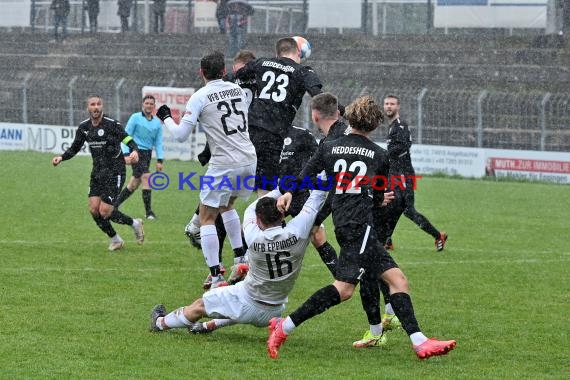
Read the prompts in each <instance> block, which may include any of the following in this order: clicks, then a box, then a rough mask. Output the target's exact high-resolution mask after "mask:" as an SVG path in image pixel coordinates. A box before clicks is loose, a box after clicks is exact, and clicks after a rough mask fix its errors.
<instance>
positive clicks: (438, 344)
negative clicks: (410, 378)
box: [413, 338, 457, 359]
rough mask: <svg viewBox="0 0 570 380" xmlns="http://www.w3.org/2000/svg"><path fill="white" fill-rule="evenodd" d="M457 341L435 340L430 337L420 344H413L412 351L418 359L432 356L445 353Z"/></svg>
mask: <svg viewBox="0 0 570 380" xmlns="http://www.w3.org/2000/svg"><path fill="white" fill-rule="evenodd" d="M456 344H457V343H456V342H455V341H454V340H437V339H435V338H430V339H428V340H426V341H425V342H423V343H422V344H418V345H414V346H413V347H414V351H416V355H417V356H418V358H420V359H427V358H430V357H432V356H439V355H445V354H447V353H448V352H449V351H451V350H453V349H454V348H455V345H456Z"/></svg>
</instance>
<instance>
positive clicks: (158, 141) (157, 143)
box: [154, 128, 164, 172]
mask: <svg viewBox="0 0 570 380" xmlns="http://www.w3.org/2000/svg"><path fill="white" fill-rule="evenodd" d="M154 147H155V149H156V171H157V172H161V171H162V164H163V162H164V149H163V148H162V128H158V130H157V131H156V136H155V139H154Z"/></svg>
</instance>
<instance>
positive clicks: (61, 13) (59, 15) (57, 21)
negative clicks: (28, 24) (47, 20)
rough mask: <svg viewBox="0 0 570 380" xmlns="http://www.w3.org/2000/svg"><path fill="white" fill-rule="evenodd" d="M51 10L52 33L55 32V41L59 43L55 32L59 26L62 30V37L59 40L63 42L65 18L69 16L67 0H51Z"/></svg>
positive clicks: (65, 32)
mask: <svg viewBox="0 0 570 380" xmlns="http://www.w3.org/2000/svg"><path fill="white" fill-rule="evenodd" d="M50 8H51V9H53V12H54V32H55V40H56V41H59V35H58V33H57V30H58V29H59V27H60V26H61V28H62V37H61V40H62V41H63V40H65V38H66V37H67V16H68V15H69V11H70V9H71V7H70V5H69V0H53V1H52V2H51V6H50Z"/></svg>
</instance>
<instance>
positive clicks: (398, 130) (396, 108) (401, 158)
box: [377, 95, 447, 251]
mask: <svg viewBox="0 0 570 380" xmlns="http://www.w3.org/2000/svg"><path fill="white" fill-rule="evenodd" d="M384 113H385V114H386V116H387V117H388V120H389V122H390V126H389V133H388V157H389V158H390V179H391V180H393V184H392V185H391V186H392V187H393V188H394V191H395V196H396V197H395V200H394V202H392V203H391V204H389V205H388V206H387V207H386V209H385V210H382V211H381V212H380V214H379V215H378V217H379V218H380V219H382V220H383V223H381V222H379V223H377V224H378V226H379V227H380V226H381V229H382V230H383V231H382V232H383V233H381V234H380V235H381V236H380V239H381V240H382V242H384V244H385V247H386V248H387V249H394V245H393V243H392V233H393V232H394V229H395V228H396V224H397V223H398V220H399V219H400V216H401V215H402V214H404V215H405V216H406V217H407V218H408V219H410V220H411V221H413V222H414V223H415V224H417V225H418V226H419V227H420V228H421V229H422V230H424V231H425V232H426V233H428V234H430V235H431V236H433V238H434V239H435V248H436V250H437V251H443V249H444V248H445V243H446V241H447V234H446V233H445V232H443V231H438V230H437V229H436V228H435V227H434V226H433V225H432V224H431V223H430V221H429V220H428V219H427V218H426V217H425V216H423V215H422V214H420V213H419V212H418V211H417V210H416V208H415V207H414V191H415V189H414V179H412V178H409V176H415V171H414V167H413V166H412V158H411V156H410V148H411V147H412V137H411V135H410V129H409V128H408V123H406V122H405V121H404V120H402V119H401V118H400V99H399V98H398V97H397V96H396V95H388V96H386V97H385V98H384ZM394 178H398V179H399V180H398V181H397V182H398V183H396V181H394ZM392 187H391V188H392Z"/></svg>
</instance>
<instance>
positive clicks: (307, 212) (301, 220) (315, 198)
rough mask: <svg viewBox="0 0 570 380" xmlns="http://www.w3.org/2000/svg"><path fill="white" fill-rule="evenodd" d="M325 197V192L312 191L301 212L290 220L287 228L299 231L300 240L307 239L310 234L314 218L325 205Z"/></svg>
mask: <svg viewBox="0 0 570 380" xmlns="http://www.w3.org/2000/svg"><path fill="white" fill-rule="evenodd" d="M326 197H327V192H326V191H322V190H313V191H311V195H310V196H309V199H307V201H306V202H305V204H304V205H303V209H302V210H301V212H300V213H299V214H298V215H297V216H296V217H294V218H293V219H291V221H289V223H287V225H288V226H290V227H292V228H295V229H296V230H297V231H299V237H300V238H302V239H307V238H308V237H309V235H310V233H311V229H312V228H313V225H314V224H315V218H316V217H317V213H318V212H319V210H320V209H321V207H322V206H323V204H324V203H325V199H326Z"/></svg>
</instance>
